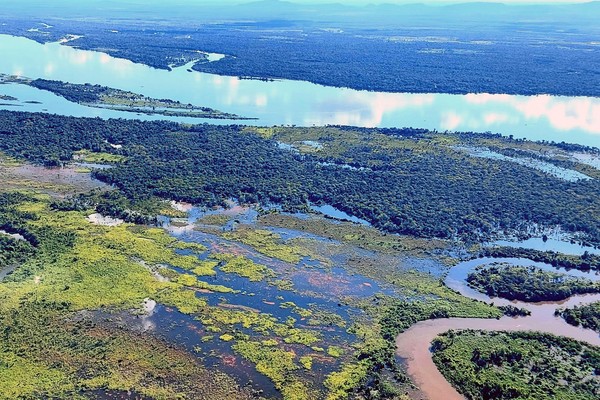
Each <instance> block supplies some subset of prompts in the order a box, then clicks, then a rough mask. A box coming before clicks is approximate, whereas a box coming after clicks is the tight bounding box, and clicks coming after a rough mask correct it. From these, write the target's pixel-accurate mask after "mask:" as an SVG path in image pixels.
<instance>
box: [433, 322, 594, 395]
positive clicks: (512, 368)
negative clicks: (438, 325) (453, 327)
mask: <svg viewBox="0 0 600 400" xmlns="http://www.w3.org/2000/svg"><path fill="white" fill-rule="evenodd" d="M433 352H434V354H433V360H434V362H435V363H436V365H437V367H438V368H439V369H440V371H441V372H442V374H443V375H444V376H445V377H446V379H448V380H449V381H450V382H451V383H452V385H453V386H454V387H456V388H457V389H458V391H459V392H461V393H462V394H464V395H465V396H466V397H467V398H468V399H480V398H482V397H483V398H486V399H499V400H500V399H514V398H519V399H532V400H533V399H535V400H543V399H573V400H575V399H579V400H583V399H590V400H591V399H597V398H598V395H599V394H600V379H599V372H600V349H599V348H598V347H594V346H589V345H586V344H584V343H581V342H577V341H575V340H572V339H568V338H561V337H557V336H553V335H549V334H541V333H532V332H514V333H508V332H480V331H459V332H455V331H449V332H447V333H445V334H443V335H441V336H439V337H438V338H437V339H436V340H435V341H434V343H433Z"/></svg>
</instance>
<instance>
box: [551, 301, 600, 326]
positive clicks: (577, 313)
mask: <svg viewBox="0 0 600 400" xmlns="http://www.w3.org/2000/svg"><path fill="white" fill-rule="evenodd" d="M556 315H560V316H561V317H563V318H564V320H565V321H567V323H569V324H571V325H575V326H582V327H584V328H587V329H593V330H595V331H596V332H598V333H600V302H595V303H591V304H586V305H583V306H576V307H573V308H567V309H558V310H557V311H556Z"/></svg>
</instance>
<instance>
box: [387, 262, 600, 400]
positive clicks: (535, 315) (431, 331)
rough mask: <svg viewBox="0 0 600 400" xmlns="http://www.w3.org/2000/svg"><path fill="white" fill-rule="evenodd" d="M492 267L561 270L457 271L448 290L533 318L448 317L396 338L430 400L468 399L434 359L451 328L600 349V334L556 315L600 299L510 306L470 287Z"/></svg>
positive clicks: (469, 265) (466, 265)
mask: <svg viewBox="0 0 600 400" xmlns="http://www.w3.org/2000/svg"><path fill="white" fill-rule="evenodd" d="M492 262H508V263H511V264H515V265H517V264H519V265H534V266H537V267H540V268H542V269H545V270H554V271H556V269H555V268H553V267H552V266H550V265H548V264H543V263H536V262H533V261H531V260H526V259H518V258H480V259H476V260H470V261H465V262H462V263H460V264H458V265H457V266H455V267H453V268H452V270H451V271H450V273H449V274H448V276H447V277H446V281H445V283H446V285H447V286H448V287H450V288H452V289H455V290H457V291H459V292H460V293H461V294H462V295H464V296H466V297H469V298H473V299H476V300H482V301H486V302H493V303H494V304H496V305H508V304H511V305H513V306H516V307H522V308H526V309H528V310H529V311H531V315H530V316H528V317H517V318H513V317H502V318H500V319H497V320H496V319H479V318H443V319H435V320H427V321H422V322H419V323H417V324H415V325H413V326H412V327H411V328H410V329H408V330H406V331H404V332H403V333H401V334H400V335H398V336H397V337H396V348H397V350H396V354H397V355H398V356H399V357H400V358H402V359H403V360H404V362H405V365H406V368H407V372H408V374H409V375H410V376H411V378H412V379H413V381H414V383H415V384H416V385H417V386H418V387H419V388H420V390H421V392H422V394H423V395H424V396H425V397H426V398H428V399H429V400H464V397H463V396H462V395H461V394H460V393H458V392H457V391H456V389H454V388H453V387H452V385H450V383H448V381H447V380H446V378H444V376H443V375H442V374H441V372H440V371H439V370H438V369H437V367H436V365H435V364H434V363H433V360H432V358H431V352H430V350H429V349H430V346H431V342H432V341H433V340H434V339H435V338H436V336H438V335H440V334H442V333H444V332H447V331H449V330H451V329H476V330H484V331H539V332H545V333H552V334H554V335H559V336H566V337H570V338H573V339H576V340H580V341H584V342H587V343H590V344H592V345H596V346H600V335H598V334H597V333H596V332H594V331H592V330H589V329H583V328H580V327H575V326H572V325H569V324H567V323H566V322H565V321H564V320H563V319H562V318H560V317H555V316H554V310H555V309H556V308H558V307H573V306H575V305H580V304H587V303H591V302H594V301H600V294H594V295H579V296H573V297H571V298H569V299H567V300H564V301H561V302H543V303H525V302H519V301H508V300H505V299H500V298H490V297H488V296H486V295H484V294H482V293H479V292H477V291H475V290H473V289H471V288H469V287H468V286H467V283H466V277H467V275H468V274H469V272H471V271H472V270H473V268H475V267H476V266H478V265H482V264H490V263H492ZM561 272H565V273H568V274H569V275H573V276H585V277H587V278H588V279H591V280H594V281H598V280H600V276H598V275H596V274H594V273H584V272H581V271H574V270H572V271H568V272H567V271H561Z"/></svg>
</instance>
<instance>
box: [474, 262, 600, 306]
mask: <svg viewBox="0 0 600 400" xmlns="http://www.w3.org/2000/svg"><path fill="white" fill-rule="evenodd" d="M467 282H468V283H469V286H470V287H472V288H473V289H475V290H478V291H480V292H482V293H485V294H487V295H488V296H490V297H502V298H504V299H508V300H519V301H526V302H539V301H560V300H564V299H567V298H569V297H571V296H573V295H576V294H587V293H600V285H599V284H598V283H595V282H592V281H591V280H589V279H584V278H573V277H571V276H569V275H566V274H561V273H557V272H547V271H544V270H542V269H541V268H537V267H526V266H519V265H511V264H507V263H493V264H490V265H481V266H478V267H477V268H475V269H474V271H473V272H471V273H470V274H469V275H468V276H467Z"/></svg>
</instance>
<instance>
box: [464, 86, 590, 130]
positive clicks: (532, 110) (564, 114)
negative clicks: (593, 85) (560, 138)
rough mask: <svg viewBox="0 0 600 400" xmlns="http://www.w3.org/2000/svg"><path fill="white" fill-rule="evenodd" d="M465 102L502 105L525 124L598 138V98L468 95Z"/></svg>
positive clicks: (517, 121) (516, 121)
mask: <svg viewBox="0 0 600 400" xmlns="http://www.w3.org/2000/svg"><path fill="white" fill-rule="evenodd" d="M465 100H466V102H467V103H470V104H475V105H481V106H484V105H487V106H489V105H494V104H505V105H507V106H509V111H512V112H513V113H515V114H516V116H521V117H523V118H524V119H525V120H539V119H545V120H547V121H548V122H549V123H550V125H551V126H552V127H554V128H555V129H558V130H562V131H568V130H572V129H581V130H583V131H585V132H588V133H592V134H600V99H597V98H590V97H557V96H550V95H539V96H529V97H528V96H510V95H502V94H468V95H466V96H465ZM494 122H496V121H494ZM511 122H512V121H511ZM519 122H520V120H514V123H519Z"/></svg>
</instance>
